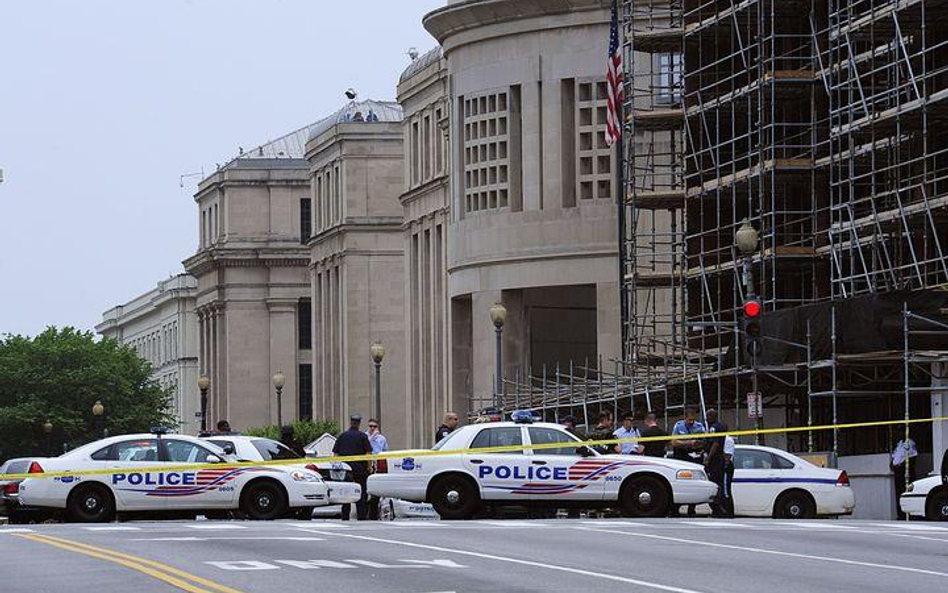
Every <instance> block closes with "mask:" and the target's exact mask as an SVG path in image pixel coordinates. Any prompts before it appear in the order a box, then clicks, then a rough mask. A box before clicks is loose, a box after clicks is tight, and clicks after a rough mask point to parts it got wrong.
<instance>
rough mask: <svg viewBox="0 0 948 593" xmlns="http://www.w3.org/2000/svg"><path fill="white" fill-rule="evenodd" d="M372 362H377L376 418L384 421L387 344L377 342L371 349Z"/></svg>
mask: <svg viewBox="0 0 948 593" xmlns="http://www.w3.org/2000/svg"><path fill="white" fill-rule="evenodd" d="M369 351H370V352H371V353H372V362H374V363H375V419H376V420H378V421H379V422H381V421H382V359H383V358H385V346H383V345H382V343H381V342H375V343H374V344H372V347H371V348H370V349H369Z"/></svg>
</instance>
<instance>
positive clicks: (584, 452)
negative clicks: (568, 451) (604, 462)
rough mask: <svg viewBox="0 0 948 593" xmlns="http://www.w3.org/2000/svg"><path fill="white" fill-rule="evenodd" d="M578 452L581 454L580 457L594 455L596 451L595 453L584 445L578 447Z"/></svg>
mask: <svg viewBox="0 0 948 593" xmlns="http://www.w3.org/2000/svg"><path fill="white" fill-rule="evenodd" d="M576 454H577V455H579V456H580V457H592V456H594V455H595V453H593V450H592V449H590V448H589V447H587V446H586V445H583V446H582V447H576Z"/></svg>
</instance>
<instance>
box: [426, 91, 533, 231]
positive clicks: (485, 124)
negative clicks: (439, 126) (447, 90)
mask: <svg viewBox="0 0 948 593" xmlns="http://www.w3.org/2000/svg"><path fill="white" fill-rule="evenodd" d="M463 104H464V135H463V138H462V146H463V155H464V181H465V183H464V208H465V211H467V212H477V211H480V210H494V209H497V208H505V207H507V205H508V203H509V196H510V182H509V180H508V177H507V170H508V167H509V166H510V161H509V159H508V158H507V143H508V142H509V141H510V139H511V138H510V134H509V131H508V120H509V119H510V118H511V117H515V116H516V115H517V114H515V113H513V112H512V110H510V109H509V104H510V102H509V101H508V92H507V91H501V92H499V93H491V94H487V95H483V96H480V97H465V98H464V99H463ZM425 123H426V125H427V119H426V122H425Z"/></svg>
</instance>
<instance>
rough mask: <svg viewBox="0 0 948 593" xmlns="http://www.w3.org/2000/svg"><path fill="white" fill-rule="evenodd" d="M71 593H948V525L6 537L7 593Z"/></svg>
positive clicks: (243, 527) (684, 524)
mask: <svg viewBox="0 0 948 593" xmlns="http://www.w3.org/2000/svg"><path fill="white" fill-rule="evenodd" d="M93 588H94V589H93ZM67 590H69V591H83V592H85V591H90V592H91V591H103V592H106V591H108V592H113V591H114V592H124V591H133V592H134V593H152V592H154V593H168V592H175V591H189V592H191V593H205V592H213V593H237V592H240V593H257V592H260V593H262V592H279V593H290V592H309V591H314V592H315V591H321V592H322V591H333V592H337V591H338V592H350V591H351V592H353V593H356V592H358V593H364V592H366V591H385V592H389V591H390V592H418V593H431V592H443V591H458V592H460V591H491V592H494V591H544V592H549V591H583V592H586V591H610V592H612V591H617V590H621V591H678V592H691V591H696V592H711V591H728V592H737V591H747V592H753V593H759V592H760V591H767V592H768V593H776V592H783V591H787V592H793V593H801V592H806V591H860V592H868V591H885V592H886V593H891V592H892V591H911V592H913V593H915V592H922V591H945V590H948V525H938V524H931V523H895V522H888V523H886V522H863V521H828V520H827V521H802V522H793V521H774V520H754V519H738V520H733V521H725V520H711V519H705V518H699V519H691V520H687V519H660V520H635V521H631V520H623V519H603V520H581V519H577V520H563V519H561V520H549V521H513V520H508V521H470V522H457V523H451V522H440V521H396V522H391V523H381V522H372V523H356V522H350V523H341V522H339V521H310V522H302V521H280V522H272V523H265V522H256V523H255V522H223V521H221V522H212V521H198V522H171V521H168V522H148V523H137V522H131V523H113V524H108V525H72V524H65V525H64V524H55V525H30V526H25V527H14V526H9V527H4V526H0V591H3V592H4V593H37V592H53V591H55V592H57V593H59V592H62V591H67Z"/></svg>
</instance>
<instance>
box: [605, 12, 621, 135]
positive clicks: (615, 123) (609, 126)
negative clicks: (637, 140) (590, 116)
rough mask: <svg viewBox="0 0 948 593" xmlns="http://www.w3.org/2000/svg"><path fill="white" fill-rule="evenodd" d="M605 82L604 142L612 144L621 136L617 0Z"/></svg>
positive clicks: (610, 31) (619, 48)
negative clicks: (607, 107) (606, 93)
mask: <svg viewBox="0 0 948 593" xmlns="http://www.w3.org/2000/svg"><path fill="white" fill-rule="evenodd" d="M606 62H607V63H608V64H607V68H606V83H607V85H606V86H608V87H609V89H608V97H607V101H608V103H609V111H608V113H607V114H606V132H605V133H606V144H608V145H609V146H612V145H613V144H615V143H616V142H618V141H619V140H620V139H621V138H622V122H621V121H620V118H619V110H620V107H621V104H622V77H623V75H622V46H621V45H620V44H619V8H618V0H612V24H611V25H610V27H609V55H608V56H607V58H606Z"/></svg>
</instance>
